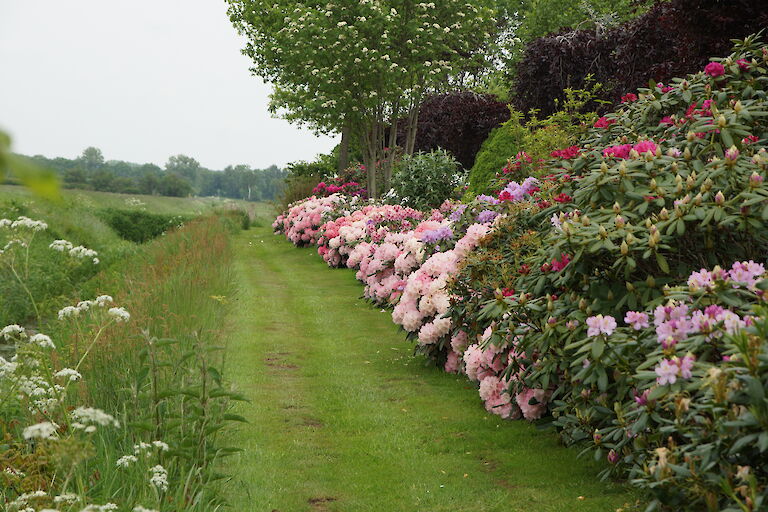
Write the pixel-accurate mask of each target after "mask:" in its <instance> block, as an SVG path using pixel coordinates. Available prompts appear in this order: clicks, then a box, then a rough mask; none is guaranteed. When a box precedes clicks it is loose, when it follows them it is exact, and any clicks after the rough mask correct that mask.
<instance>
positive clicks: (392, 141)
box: [382, 101, 400, 194]
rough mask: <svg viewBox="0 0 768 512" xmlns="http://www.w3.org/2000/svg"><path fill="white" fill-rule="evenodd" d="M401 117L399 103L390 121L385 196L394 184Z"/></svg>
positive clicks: (393, 109) (393, 110)
mask: <svg viewBox="0 0 768 512" xmlns="http://www.w3.org/2000/svg"><path fill="white" fill-rule="evenodd" d="M399 115H400V102H399V101H397V102H395V105H394V107H393V108H392V115H391V116H390V119H389V123H390V125H389V142H388V144H389V156H388V158H387V161H386V162H384V186H383V187H382V192H384V193H385V194H386V193H387V192H389V189H390V186H391V183H392V168H393V167H394V165H395V153H396V152H397V151H396V150H395V148H396V146H397V118H398V116H399Z"/></svg>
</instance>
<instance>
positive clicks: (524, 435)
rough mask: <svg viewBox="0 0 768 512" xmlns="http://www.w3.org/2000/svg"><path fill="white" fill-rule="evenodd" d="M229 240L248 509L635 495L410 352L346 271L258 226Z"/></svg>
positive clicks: (354, 509)
mask: <svg viewBox="0 0 768 512" xmlns="http://www.w3.org/2000/svg"><path fill="white" fill-rule="evenodd" d="M234 243H235V245H236V247H235V253H236V268H237V275H238V280H239V287H240V292H239V295H238V296H237V297H235V298H233V299H234V300H236V307H235V308H234V313H233V317H232V318H231V328H232V337H231V341H230V342H229V346H228V350H229V355H228V361H227V373H228V375H229V378H230V380H232V381H233V382H234V383H235V384H236V386H237V388H238V390H239V391H241V392H242V393H243V394H245V395H247V396H248V397H249V398H250V399H251V400H252V402H250V403H243V404H241V405H239V406H238V408H237V410H236V411H235V412H237V413H239V414H242V415H244V416H245V417H246V418H247V419H248V420H249V422H250V423H248V424H243V425H242V426H241V427H240V428H239V429H238V431H237V432H236V433H235V434H234V440H233V443H234V444H236V445H237V446H240V447H242V448H243V449H244V452H243V453H242V454H241V455H238V456H236V457H235V458H232V459H229V461H228V463H227V468H226V469H227V470H228V471H229V472H231V473H232V474H234V475H235V482H233V485H231V495H230V500H231V502H232V504H233V505H234V509H235V510H248V511H262V510H264V511H267V512H272V511H279V512H296V511H305V510H306V511H314V510H327V511H347V512H359V511H382V512H397V511H403V512H438V511H451V512H455V511H466V512H469V511H478V512H480V511H482V512H490V511H497V510H498V511H501V510H504V511H526V512H535V511H601V512H602V511H607V510H609V511H612V510H615V509H616V508H617V507H620V506H622V505H623V504H625V503H627V502H631V501H634V496H633V495H631V494H630V493H628V491H627V489H626V488H625V487H622V486H619V485H615V484H611V483H605V482H599V481H598V480H597V478H596V476H595V475H596V473H597V471H598V468H597V467H596V466H595V465H592V464H590V463H589V462H588V461H585V460H582V459H578V460H577V458H576V454H575V451H573V450H568V449H565V448H563V447H562V446H559V445H558V443H557V441H556V438H555V435H554V434H552V433H542V432H541V431H539V430H537V429H536V427H535V426H533V425H531V424H528V423H526V422H522V421H517V422H508V421H501V420H499V419H498V418H497V417H496V416H493V415H490V414H488V413H487V412H486V411H485V410H484V409H483V407H482V402H481V401H480V400H479V398H478V395H477V391H476V389H475V386H474V385H473V384H472V383H470V382H468V381H467V380H466V379H465V378H464V377H460V376H455V375H450V374H446V373H443V372H441V371H439V370H438V369H436V368H434V367H432V366H430V365H428V364H426V363H425V361H424V359H423V358H420V357H414V356H413V355H412V350H413V348H412V346H410V345H409V343H407V342H406V341H405V340H404V338H403V335H402V333H401V332H398V329H397V328H396V326H395V325H394V324H393V323H392V321H391V318H390V313H389V312H388V311H387V312H381V311H380V310H379V309H376V308H373V307H372V306H371V305H369V304H367V303H365V302H364V301H363V300H361V299H360V298H359V297H360V294H361V290H362V288H361V286H360V284H359V283H358V282H357V281H355V279H354V273H353V272H352V271H350V270H331V269H328V268H327V267H326V265H325V263H324V262H323V261H322V259H321V258H320V257H319V256H317V254H316V252H315V251H314V250H312V249H297V248H295V247H293V246H292V245H291V244H289V243H288V242H286V241H285V240H284V239H282V238H280V237H277V236H275V235H273V234H272V233H271V230H270V229H269V228H264V227H259V228H254V229H252V230H250V231H247V232H243V233H242V234H241V235H239V236H238V237H237V238H235V240H234Z"/></svg>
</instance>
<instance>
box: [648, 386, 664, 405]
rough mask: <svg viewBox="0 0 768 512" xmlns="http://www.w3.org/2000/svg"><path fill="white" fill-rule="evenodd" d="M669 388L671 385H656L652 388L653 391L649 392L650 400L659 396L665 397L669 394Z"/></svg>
mask: <svg viewBox="0 0 768 512" xmlns="http://www.w3.org/2000/svg"><path fill="white" fill-rule="evenodd" d="M668 389H669V386H666V385H665V386H656V387H655V388H653V389H651V392H650V393H648V400H649V401H650V400H658V399H659V398H661V397H663V396H664V395H666V394H667V390H668Z"/></svg>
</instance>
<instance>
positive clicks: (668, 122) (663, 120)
mask: <svg viewBox="0 0 768 512" xmlns="http://www.w3.org/2000/svg"><path fill="white" fill-rule="evenodd" d="M659 124H664V125H667V126H672V125H674V124H675V120H674V119H672V116H664V117H662V118H661V121H659Z"/></svg>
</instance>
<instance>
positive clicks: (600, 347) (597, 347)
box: [592, 340, 605, 359]
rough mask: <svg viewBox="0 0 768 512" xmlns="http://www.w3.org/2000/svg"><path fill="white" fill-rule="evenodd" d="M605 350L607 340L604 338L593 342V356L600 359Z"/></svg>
mask: <svg viewBox="0 0 768 512" xmlns="http://www.w3.org/2000/svg"><path fill="white" fill-rule="evenodd" d="M604 351H605V342H604V341H603V340H596V341H594V342H592V357H594V358H595V359H598V358H599V357H600V356H601V355H603V352H604Z"/></svg>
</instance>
